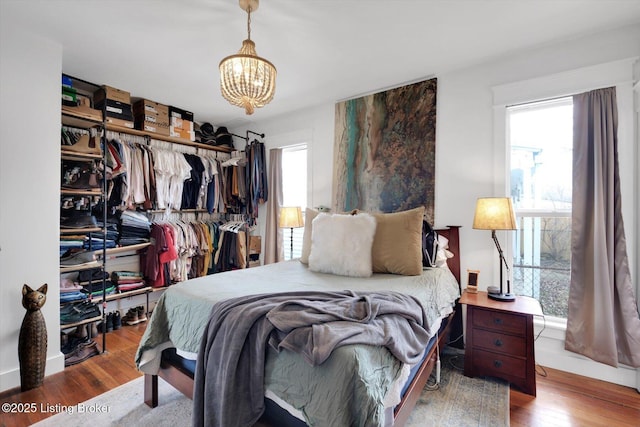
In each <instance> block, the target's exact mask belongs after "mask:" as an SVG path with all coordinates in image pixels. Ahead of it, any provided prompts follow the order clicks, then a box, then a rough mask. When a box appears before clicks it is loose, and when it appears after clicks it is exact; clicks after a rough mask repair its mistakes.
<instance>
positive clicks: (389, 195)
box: [333, 78, 437, 224]
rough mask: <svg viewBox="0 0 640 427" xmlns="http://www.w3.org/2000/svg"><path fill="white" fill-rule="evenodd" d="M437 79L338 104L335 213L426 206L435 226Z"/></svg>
mask: <svg viewBox="0 0 640 427" xmlns="http://www.w3.org/2000/svg"><path fill="white" fill-rule="evenodd" d="M436 92H437V79H435V78H433V79H430V80H425V81H422V82H419V83H414V84H410V85H407V86H402V87H398V88H395V89H390V90H387V91H384V92H379V93H375V94H372V95H367V96H363V97H361V98H356V99H350V100H347V101H343V102H339V103H337V104H336V110H335V120H336V124H335V142H334V154H333V156H334V162H333V165H334V166H333V209H334V211H335V212H345V211H351V210H353V209H361V210H364V211H368V212H397V211H402V210H406V209H412V208H415V207H418V206H425V207H426V214H425V217H426V219H427V220H428V221H429V222H430V223H431V224H433V222H434V199H435V162H436V157H435V156H436Z"/></svg>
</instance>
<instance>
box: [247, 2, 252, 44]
mask: <svg viewBox="0 0 640 427" xmlns="http://www.w3.org/2000/svg"><path fill="white" fill-rule="evenodd" d="M247 39H249V40H251V5H248V6H247Z"/></svg>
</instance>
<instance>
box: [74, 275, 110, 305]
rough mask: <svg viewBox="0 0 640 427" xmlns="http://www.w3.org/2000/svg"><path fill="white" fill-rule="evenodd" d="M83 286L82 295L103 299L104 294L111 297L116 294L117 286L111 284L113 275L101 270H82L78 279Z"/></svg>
mask: <svg viewBox="0 0 640 427" xmlns="http://www.w3.org/2000/svg"><path fill="white" fill-rule="evenodd" d="M77 280H78V282H79V284H80V285H81V286H82V293H83V294H84V296H85V298H87V297H101V296H102V295H103V290H104V293H106V294H107V295H111V294H113V293H115V292H116V287H115V285H114V284H113V283H112V282H111V275H110V274H109V273H107V272H106V271H103V270H102V269H101V268H91V269H89V270H82V271H80V272H79V273H78V278H77ZM103 284H104V286H103Z"/></svg>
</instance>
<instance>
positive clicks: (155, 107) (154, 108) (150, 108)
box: [133, 99, 169, 118]
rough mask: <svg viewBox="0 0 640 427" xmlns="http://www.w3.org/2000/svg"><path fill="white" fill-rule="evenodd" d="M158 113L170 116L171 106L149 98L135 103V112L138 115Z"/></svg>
mask: <svg viewBox="0 0 640 427" xmlns="http://www.w3.org/2000/svg"><path fill="white" fill-rule="evenodd" d="M149 113H151V114H157V115H159V116H167V118H168V117H169V106H167V105H164V104H160V103H157V102H154V101H149V100H148V99H140V100H138V101H136V102H134V103H133V114H135V115H136V116H138V115H142V114H149Z"/></svg>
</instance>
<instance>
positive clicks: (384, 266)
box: [371, 206, 424, 276]
mask: <svg viewBox="0 0 640 427" xmlns="http://www.w3.org/2000/svg"><path fill="white" fill-rule="evenodd" d="M423 215H424V206H421V207H418V208H415V209H410V210H407V211H402V212H395V213H378V214H373V216H374V217H375V218H376V222H377V226H376V234H375V237H374V239H373V247H372V249H371V252H372V253H371V256H372V257H373V259H372V263H373V272H374V273H394V274H402V275H405V276H417V275H420V274H422V217H423Z"/></svg>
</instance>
